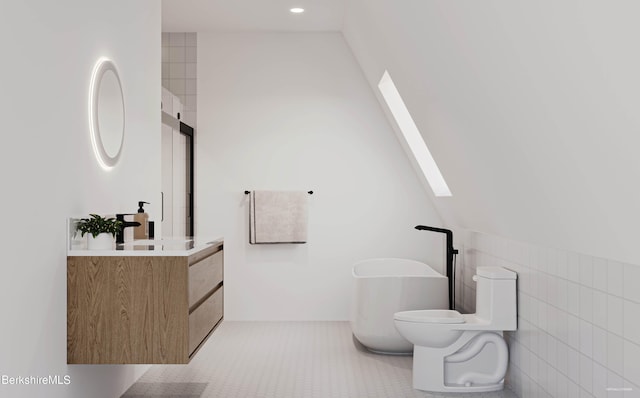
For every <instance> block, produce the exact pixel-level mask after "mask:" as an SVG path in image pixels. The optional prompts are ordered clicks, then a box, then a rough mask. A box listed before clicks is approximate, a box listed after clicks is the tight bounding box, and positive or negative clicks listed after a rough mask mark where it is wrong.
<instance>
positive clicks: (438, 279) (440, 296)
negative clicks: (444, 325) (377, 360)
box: [351, 258, 449, 354]
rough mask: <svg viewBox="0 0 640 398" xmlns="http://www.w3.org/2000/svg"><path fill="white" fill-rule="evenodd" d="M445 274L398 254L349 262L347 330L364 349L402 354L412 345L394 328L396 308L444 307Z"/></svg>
mask: <svg viewBox="0 0 640 398" xmlns="http://www.w3.org/2000/svg"><path fill="white" fill-rule="evenodd" d="M447 282H448V281H447V277H446V276H443V275H441V274H440V273H438V272H436V271H434V270H433V269H432V268H431V267H429V266H428V265H426V264H424V263H421V262H419V261H414V260H405V259H399V258H375V259H370V260H364V261H360V262H358V263H356V264H355V265H354V266H353V285H354V286H353V296H352V303H351V330H352V331H353V335H354V336H355V337H356V339H358V341H359V342H360V343H362V345H364V346H365V347H366V348H367V349H368V350H370V351H373V352H376V353H382V354H405V353H411V352H412V351H413V345H412V344H411V343H409V342H408V341H407V340H405V339H404V338H403V337H402V336H400V334H399V333H398V331H397V330H396V327H395V324H394V322H393V314H395V313H396V312H398V311H409V310H427V309H447V308H448V305H449V301H448V283H447Z"/></svg>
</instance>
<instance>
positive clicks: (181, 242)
mask: <svg viewBox="0 0 640 398" xmlns="http://www.w3.org/2000/svg"><path fill="white" fill-rule="evenodd" d="M190 242H193V239H157V240H154V239H139V240H134V241H131V242H125V243H121V244H122V245H126V246H149V245H184V244H186V243H190Z"/></svg>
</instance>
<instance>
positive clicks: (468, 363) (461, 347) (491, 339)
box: [413, 331, 508, 392]
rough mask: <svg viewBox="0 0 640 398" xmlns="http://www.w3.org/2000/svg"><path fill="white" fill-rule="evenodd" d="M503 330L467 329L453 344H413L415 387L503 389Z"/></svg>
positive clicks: (428, 388) (505, 348)
mask: <svg viewBox="0 0 640 398" xmlns="http://www.w3.org/2000/svg"><path fill="white" fill-rule="evenodd" d="M507 352H508V351H507V346H506V343H505V342H504V340H503V339H502V333H501V332H487V331H465V332H464V333H463V334H462V336H460V338H459V339H458V340H457V341H456V342H455V343H454V344H453V345H451V346H449V347H444V348H432V347H422V346H414V349H413V388H415V389H417V390H422V391H432V392H488V391H499V390H502V389H503V388H504V376H505V374H506V368H507V363H508V353H507Z"/></svg>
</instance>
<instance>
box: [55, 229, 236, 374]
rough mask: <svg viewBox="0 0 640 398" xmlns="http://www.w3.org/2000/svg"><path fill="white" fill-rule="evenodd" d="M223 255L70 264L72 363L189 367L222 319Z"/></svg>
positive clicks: (216, 249) (213, 250) (78, 259)
mask: <svg viewBox="0 0 640 398" xmlns="http://www.w3.org/2000/svg"><path fill="white" fill-rule="evenodd" d="M223 279H224V250H223V243H222V242H220V243H217V244H214V245H213V246H209V247H206V248H204V249H203V250H200V251H198V252H196V253H195V254H192V255H190V256H162V255H161V256H155V255H149V256H145V255H143V256H126V255H125V256H69V257H67V363H69V364H186V363H189V361H190V360H191V358H192V357H193V356H194V355H195V353H196V352H197V350H198V348H199V347H200V346H201V345H202V344H203V343H204V341H205V340H206V339H207V337H208V336H209V335H210V334H211V332H212V331H213V330H214V328H215V327H216V326H217V325H218V324H219V323H220V321H221V320H222V317H223V306H224V287H223Z"/></svg>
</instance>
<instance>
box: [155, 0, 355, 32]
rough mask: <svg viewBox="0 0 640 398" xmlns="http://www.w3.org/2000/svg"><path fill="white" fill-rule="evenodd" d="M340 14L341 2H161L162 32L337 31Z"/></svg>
mask: <svg viewBox="0 0 640 398" xmlns="http://www.w3.org/2000/svg"><path fill="white" fill-rule="evenodd" d="M293 7H302V8H304V9H305V10H306V11H305V12H304V13H302V14H295V15H294V14H291V13H290V12H289V9H290V8H293ZM343 13H344V0H268V1H267V0H162V31H163V32H208V31H234V32H237V31H243V32H246V31H261V32H264V31H269V32H273V31H278V32H292V31H296V32H300V31H305V32H319V31H321V32H338V31H340V30H341V29H342V18H343Z"/></svg>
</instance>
